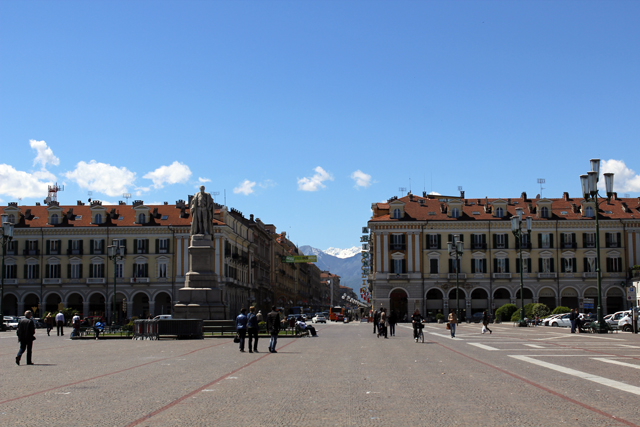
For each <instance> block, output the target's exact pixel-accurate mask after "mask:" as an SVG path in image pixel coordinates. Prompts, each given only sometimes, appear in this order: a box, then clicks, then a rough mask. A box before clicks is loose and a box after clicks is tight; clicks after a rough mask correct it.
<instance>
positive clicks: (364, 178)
mask: <svg viewBox="0 0 640 427" xmlns="http://www.w3.org/2000/svg"><path fill="white" fill-rule="evenodd" d="M351 179H353V180H354V181H355V182H356V185H355V187H356V188H359V187H365V188H367V187H369V186H371V175H369V174H366V173H364V172H362V171H361V170H360V169H358V170H357V171H355V172H354V173H352V174H351Z"/></svg>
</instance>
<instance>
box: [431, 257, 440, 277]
mask: <svg viewBox="0 0 640 427" xmlns="http://www.w3.org/2000/svg"><path fill="white" fill-rule="evenodd" d="M429 272H430V273H431V274H438V259H437V258H432V259H430V260H429Z"/></svg>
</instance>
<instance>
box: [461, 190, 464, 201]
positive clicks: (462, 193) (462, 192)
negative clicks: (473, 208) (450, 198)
mask: <svg viewBox="0 0 640 427" xmlns="http://www.w3.org/2000/svg"><path fill="white" fill-rule="evenodd" d="M460 198H461V199H462V200H464V190H460Z"/></svg>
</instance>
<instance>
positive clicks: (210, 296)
mask: <svg viewBox="0 0 640 427" xmlns="http://www.w3.org/2000/svg"><path fill="white" fill-rule="evenodd" d="M213 260H214V249H213V242H212V240H211V236H209V235H206V236H203V235H199V234H196V235H193V236H191V245H190V246H189V261H190V263H189V265H190V268H189V272H188V273H187V276H186V280H185V286H184V288H181V289H179V290H178V295H177V298H176V303H175V305H174V306H173V317H174V318H175V319H203V320H224V319H225V316H226V307H225V305H224V303H223V302H222V290H221V289H220V288H218V287H217V284H218V276H217V275H216V274H215V272H214V271H213V270H212V269H211V268H212V265H213Z"/></svg>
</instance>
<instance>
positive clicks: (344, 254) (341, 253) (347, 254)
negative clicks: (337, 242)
mask: <svg viewBox="0 0 640 427" xmlns="http://www.w3.org/2000/svg"><path fill="white" fill-rule="evenodd" d="M316 250H317V249H316ZM361 251H362V249H361V248H360V247H359V246H354V247H352V248H348V249H339V248H329V249H326V250H324V251H322V252H324V253H325V254H329V255H333V256H334V257H338V258H351V257H352V256H354V255H357V254H359V253H360V252H361ZM316 255H317V254H316Z"/></svg>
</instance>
